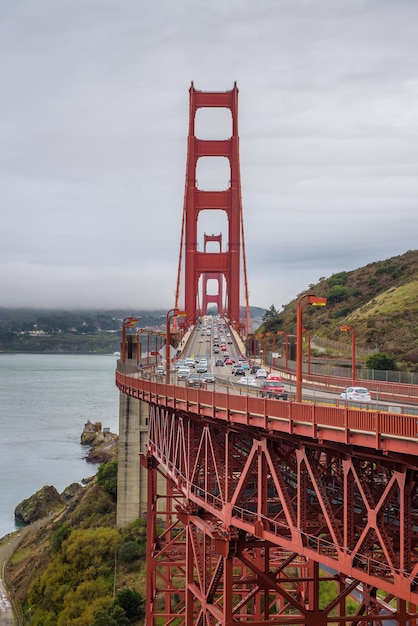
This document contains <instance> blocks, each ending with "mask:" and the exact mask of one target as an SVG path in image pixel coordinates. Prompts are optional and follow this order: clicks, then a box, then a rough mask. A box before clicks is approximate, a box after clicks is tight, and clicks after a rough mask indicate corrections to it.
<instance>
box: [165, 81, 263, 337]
mask: <svg viewBox="0 0 418 626" xmlns="http://www.w3.org/2000/svg"><path fill="white" fill-rule="evenodd" d="M202 107H217V108H227V109H229V110H230V111H231V116H232V135H231V137H229V138H227V139H221V140H213V139H198V138H197V137H196V135H195V117H196V112H197V110H198V109H199V108H202ZM201 157H225V158H227V159H228V161H229V166H230V184H229V188H228V189H224V190H216V191H207V190H203V189H198V188H197V184H196V168H197V163H198V160H199V158H201ZM204 210H216V211H225V213H226V215H227V219H228V247H227V249H226V250H225V251H223V250H222V249H220V250H219V252H208V251H207V250H206V242H207V241H208V240H212V239H211V238H210V237H207V236H206V239H205V245H204V250H203V251H199V250H198V228H197V227H198V218H199V213H200V212H201V211H204ZM217 239H218V238H217V237H214V236H213V240H217ZM219 241H221V239H219ZM183 248H184V257H185V258H184V275H185V281H184V283H185V284H184V292H185V296H184V309H185V310H186V311H187V318H188V322H189V323H190V324H192V323H194V322H195V320H196V317H197V316H198V315H199V313H200V306H199V301H200V298H199V281H200V283H201V289H202V299H201V302H202V313H206V310H205V306H207V304H208V303H210V302H215V303H216V304H217V305H218V312H219V313H220V314H224V315H226V317H228V318H229V320H230V322H231V323H232V324H233V325H234V326H235V327H236V328H237V329H238V328H239V327H241V328H242V327H243V326H244V324H240V288H241V275H240V266H241V257H242V258H243V269H244V286H245V299H246V303H245V308H246V327H247V328H246V330H247V332H250V330H251V328H250V315H249V303H248V287H247V275H246V263H245V246H244V226H243V216H242V205H241V179H240V166H239V137H238V88H237V85H236V83H235V84H234V88H233V89H232V90H231V91H225V92H203V91H198V90H196V89H195V88H194V85H193V83H192V84H191V87H190V114H189V136H188V154H187V167H186V184H185V194H184V207H183V224H182V235H181V244H180V257H179V268H178V276H177V289H176V308H178V307H179V306H180V304H179V299H180V284H181V274H182V260H183ZM211 279H215V280H217V281H218V285H219V289H218V295H217V296H216V297H215V298H213V297H211V296H210V295H208V293H207V281H208V280H211ZM223 279H224V280H225V295H226V305H225V308H224V305H223V302H222V293H223V288H222V284H223Z"/></svg>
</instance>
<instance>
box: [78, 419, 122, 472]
mask: <svg viewBox="0 0 418 626" xmlns="http://www.w3.org/2000/svg"><path fill="white" fill-rule="evenodd" d="M118 440H119V437H118V436H117V435H115V434H114V433H111V432H110V431H109V429H107V428H104V429H102V425H101V423H100V422H95V423H94V424H92V423H91V422H90V421H89V422H87V424H85V426H84V430H83V432H82V433H81V440H80V441H81V444H82V445H87V446H90V450H89V452H88V453H87V455H86V461H87V462H88V463H107V462H108V461H111V460H112V459H114V458H115V456H116V455H117V446H118Z"/></svg>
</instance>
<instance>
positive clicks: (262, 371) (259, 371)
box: [255, 369, 267, 378]
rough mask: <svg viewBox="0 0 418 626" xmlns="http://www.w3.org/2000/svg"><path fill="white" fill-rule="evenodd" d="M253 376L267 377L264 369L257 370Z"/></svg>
mask: <svg viewBox="0 0 418 626" xmlns="http://www.w3.org/2000/svg"><path fill="white" fill-rule="evenodd" d="M255 377H256V378H267V372H266V370H261V369H260V370H257V371H256V373H255Z"/></svg>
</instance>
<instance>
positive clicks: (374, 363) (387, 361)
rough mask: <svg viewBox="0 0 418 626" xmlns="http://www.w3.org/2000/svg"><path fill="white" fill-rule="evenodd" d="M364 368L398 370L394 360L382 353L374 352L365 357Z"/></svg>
mask: <svg viewBox="0 0 418 626" xmlns="http://www.w3.org/2000/svg"><path fill="white" fill-rule="evenodd" d="M364 364H365V366H366V367H367V368H368V369H371V370H392V371H393V370H396V369H398V366H397V363H396V360H395V359H394V358H393V357H391V356H389V355H387V354H385V353H384V352H375V354H371V355H370V356H369V357H367V359H366V361H365V363H364Z"/></svg>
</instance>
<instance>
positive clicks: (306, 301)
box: [296, 293, 327, 402]
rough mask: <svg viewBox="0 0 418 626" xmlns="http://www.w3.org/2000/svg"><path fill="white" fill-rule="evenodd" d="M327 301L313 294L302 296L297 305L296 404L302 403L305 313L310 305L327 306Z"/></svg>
mask: <svg viewBox="0 0 418 626" xmlns="http://www.w3.org/2000/svg"><path fill="white" fill-rule="evenodd" d="M326 304H327V299H326V298H319V297H318V296H315V295H313V294H311V293H305V294H304V295H303V296H301V297H300V298H299V300H298V302H297V305H296V402H302V334H303V324H302V317H303V311H304V310H305V308H306V307H307V306H309V305H311V306H326Z"/></svg>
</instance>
